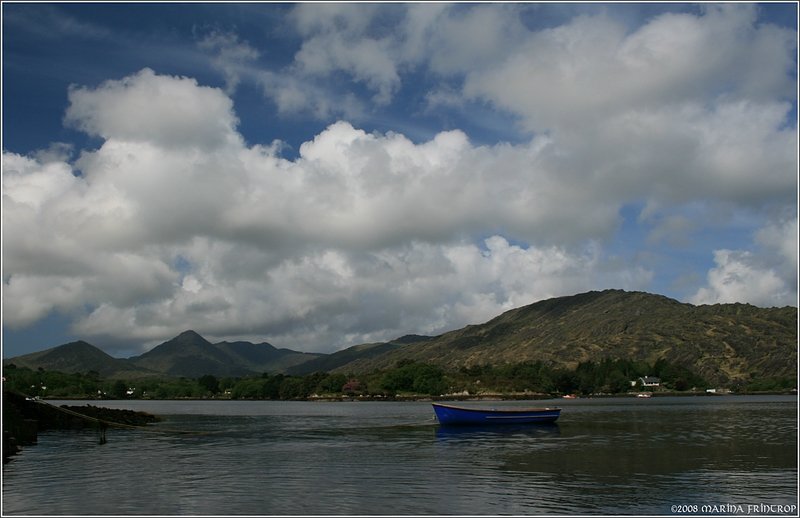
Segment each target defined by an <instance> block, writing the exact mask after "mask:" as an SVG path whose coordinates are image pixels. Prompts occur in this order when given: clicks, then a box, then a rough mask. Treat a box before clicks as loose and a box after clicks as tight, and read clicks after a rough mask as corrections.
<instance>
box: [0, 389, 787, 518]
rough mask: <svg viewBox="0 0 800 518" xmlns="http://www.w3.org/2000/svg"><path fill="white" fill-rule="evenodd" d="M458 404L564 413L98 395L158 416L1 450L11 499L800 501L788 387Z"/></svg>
mask: <svg viewBox="0 0 800 518" xmlns="http://www.w3.org/2000/svg"><path fill="white" fill-rule="evenodd" d="M54 403H56V404H62V403H64V402H54ZM70 404H80V403H75V402H70ZM464 404H465V405H467V406H469V405H471V406H492V407H501V406H511V407H514V406H532V405H535V406H545V405H550V406H553V405H558V406H561V407H562V408H563V409H564V410H563V411H562V414H561V418H560V419H559V421H558V424H556V425H554V426H526V427H510V428H506V427H502V428H495V429H492V428H485V429H452V430H450V429H445V428H442V427H440V426H439V425H438V424H437V423H436V421H435V420H434V418H433V411H432V409H431V406H430V404H429V403H424V402H409V403H399V402H348V403H311V402H270V401H119V402H114V401H104V402H102V405H103V406H107V407H112V408H130V409H134V410H144V411H147V412H151V413H154V414H158V415H160V416H162V417H164V420H163V421H162V422H160V423H157V424H156V425H153V426H149V427H148V429H147V431H141V430H116V429H111V430H109V431H108V433H107V439H108V442H107V443H106V444H103V445H100V444H99V442H98V435H97V432H93V431H91V430H87V431H57V432H47V433H42V434H40V436H39V443H38V444H37V445H35V446H30V447H26V448H25V449H24V450H23V451H22V452H21V453H20V454H19V455H17V456H16V457H15V458H14V460H13V461H11V462H10V463H9V464H7V465H6V466H4V467H3V495H2V496H3V500H2V505H3V509H2V511H3V514H4V515H20V514H33V515H42V514H44V515H94V514H100V515H108V514H114V515H134V514H139V515H276V514H278V515H285V514H289V515H296V514H323V515H331V514H333V515H357V514H358V515H363V514H367V515H381V514H392V515H398V514H401V515H431V514H433V515H448V514H458V515H477V514H483V515H487V514H488V515H498V514H517V515H531V514H594V515H608V514H636V515H641V514H656V515H677V514H675V513H673V512H672V506H674V505H689V506H691V505H697V506H698V512H697V513H694V514H702V513H701V512H700V511H701V509H702V507H701V506H703V505H716V506H720V505H722V504H725V505H734V506H738V505H741V506H743V509H744V511H745V514H746V513H747V508H746V505H748V504H751V505H753V504H755V505H761V504H763V505H769V504H782V505H794V506H796V505H797V488H798V478H797V459H798V454H797V431H798V429H797V426H798V422H797V398H796V397H794V396H769V397H767V396H718V397H693V398H671V397H670V398H667V397H665V398H658V397H657V398H651V399H649V400H641V399H635V398H613V399H577V400H564V401H562V400H558V401H536V402H535V403H532V402H481V403H478V402H470V403H464ZM182 431H185V432H191V433H179V432H182ZM728 509H730V508H728ZM762 509H763V508H762ZM773 509H777V508H773ZM723 514H734V513H731V512H726V513H723ZM755 514H764V513H755ZM791 514H796V512H793V513H791Z"/></svg>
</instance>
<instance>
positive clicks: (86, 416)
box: [3, 390, 160, 462]
mask: <svg viewBox="0 0 800 518" xmlns="http://www.w3.org/2000/svg"><path fill="white" fill-rule="evenodd" d="M159 420H160V419H159V418H158V417H157V416H154V415H152V414H148V413H146V412H135V411H133V410H123V409H113V408H103V407H96V406H92V405H86V406H75V405H62V406H61V407H57V406H54V405H50V404H49V403H46V402H44V401H38V400H31V399H30V398H27V397H25V396H24V395H22V394H19V393H16V392H11V391H6V390H4V391H3V462H8V460H9V457H10V456H11V455H13V454H15V453H17V452H18V451H19V448H20V446H26V445H31V444H36V438H37V433H38V432H39V431H40V430H53V429H57V430H65V429H82V428H96V429H98V430H100V431H101V442H105V430H106V429H107V428H114V427H124V428H129V427H138V426H146V425H147V424H149V423H153V422H156V421H159Z"/></svg>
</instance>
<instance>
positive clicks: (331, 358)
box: [287, 335, 432, 376]
mask: <svg viewBox="0 0 800 518" xmlns="http://www.w3.org/2000/svg"><path fill="white" fill-rule="evenodd" d="M431 339H432V337H430V336H421V335H406V336H401V337H400V338H397V339H395V340H392V341H391V342H378V343H372V344H360V345H354V346H353V347H348V348H347V349H342V350H341V351H337V352H335V353H332V354H326V355H323V356H320V357H319V358H316V359H314V360H310V361H307V362H304V363H300V364H298V365H296V366H294V367H291V368H289V369H288V370H287V373H288V374H293V375H299V376H302V375H305V374H311V373H312V372H330V371H333V370H337V369H341V368H342V367H344V366H346V365H350V364H351V363H353V362H357V361H366V360H368V359H370V358H375V357H378V356H381V355H383V354H386V353H390V352H392V351H395V350H397V349H399V348H400V347H403V346H404V345H407V344H411V343H418V342H424V341H427V340H431Z"/></svg>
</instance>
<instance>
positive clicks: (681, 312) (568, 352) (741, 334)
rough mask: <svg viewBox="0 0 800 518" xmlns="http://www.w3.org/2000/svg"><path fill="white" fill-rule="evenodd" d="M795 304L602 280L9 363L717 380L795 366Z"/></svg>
mask: <svg viewBox="0 0 800 518" xmlns="http://www.w3.org/2000/svg"><path fill="white" fill-rule="evenodd" d="M797 315H798V310H797V308H795V307H790V306H787V307H784V308H759V307H756V306H751V305H749V304H715V305H703V306H694V305H691V304H685V303H680V302H678V301H676V300H673V299H670V298H667V297H664V296H661V295H653V294H649V293H643V292H626V291H621V290H606V291H599V292H589V293H583V294H579V295H572V296H567V297H558V298H553V299H548V300H544V301H540V302H536V303H534V304H530V305H528V306H524V307H520V308H517V309H513V310H510V311H507V312H505V313H503V314H501V315H499V316H497V317H495V318H493V319H491V320H489V321H488V322H485V323H483V324H477V325H468V326H466V327H464V328H462V329H458V330H455V331H450V332H447V333H444V334H441V335H438V336H422V335H406V336H403V337H400V338H398V339H395V340H392V341H389V342H380V343H371V344H360V345H355V346H352V347H349V348H347V349H343V350H341V351H338V352H335V353H332V354H312V353H303V352H298V351H294V350H291V349H278V348H276V347H274V346H272V345H270V344H269V343H266V342H265V343H259V344H252V343H250V342H219V343H215V344H212V343H211V342H209V341H207V340H206V339H205V338H203V337H202V336H200V335H199V334H197V333H196V332H194V331H185V332H183V333H181V334H180V335H178V336H177V337H175V338H173V339H171V340H169V341H167V342H164V343H163V344H161V345H158V346H156V347H155V348H153V349H151V350H150V351H148V352H146V353H144V354H142V355H140V356H135V357H132V358H127V359H119V358H113V357H111V356H109V355H108V354H106V353H104V352H103V351H101V350H100V349H98V348H96V347H94V346H92V345H90V344H88V343H86V342H72V343H69V344H65V345H61V346H58V347H54V348H52V349H48V350H45V351H40V352H36V353H32V354H27V355H23V356H18V357H15V358H9V359H5V360H3V363H4V365H5V364H9V363H13V364H15V365H17V366H22V367H30V368H39V367H41V368H44V369H48V370H59V371H63V372H87V371H90V370H94V371H96V372H98V373H100V374H101V375H102V376H104V377H107V378H122V379H126V378H136V377H145V376H162V377H163V376H185V377H199V376H202V375H204V374H213V375H215V376H244V375H251V374H261V373H263V372H270V373H279V372H280V373H286V374H297V375H302V374H308V373H312V372H316V371H326V372H343V373H353V374H358V373H363V372H370V371H373V370H375V369H385V368H390V367H393V366H395V365H396V364H397V362H398V361H400V360H417V361H424V362H428V363H433V364H437V365H441V366H442V367H444V368H447V369H453V368H459V367H469V366H473V365H484V364H494V365H498V364H504V363H516V362H522V361H542V362H545V363H547V364H549V365H553V366H556V367H567V368H574V367H575V366H576V365H577V364H578V363H580V362H584V361H590V360H591V361H599V360H602V359H604V358H611V359H616V358H626V359H631V360H641V361H646V362H648V363H653V362H655V361H656V360H658V359H661V358H663V359H665V360H667V361H669V362H670V363H674V364H677V365H681V366H684V367H687V368H689V369H692V370H693V371H695V372H696V373H698V374H700V375H701V376H703V377H704V378H706V379H707V380H709V381H711V382H714V383H728V382H731V381H736V380H742V381H747V380H750V379H754V378H759V377H766V376H790V377H791V376H794V377H796V376H797V347H798V342H797V338H798V335H797V329H798V328H797Z"/></svg>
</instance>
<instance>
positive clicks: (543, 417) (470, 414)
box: [433, 403, 561, 425]
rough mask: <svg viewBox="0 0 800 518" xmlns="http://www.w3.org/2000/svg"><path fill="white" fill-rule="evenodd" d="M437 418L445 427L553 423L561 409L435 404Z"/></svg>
mask: <svg viewBox="0 0 800 518" xmlns="http://www.w3.org/2000/svg"><path fill="white" fill-rule="evenodd" d="M433 411H434V412H435V413H436V418H437V419H438V420H439V423H441V424H443V425H454V424H457V425H487V424H536V423H542V424H543V423H553V422H555V420H556V419H558V416H559V415H561V409H560V408H527V409H516V408H507V409H494V408H493V409H486V408H465V407H457V406H450V405H442V404H439V403H433Z"/></svg>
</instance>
